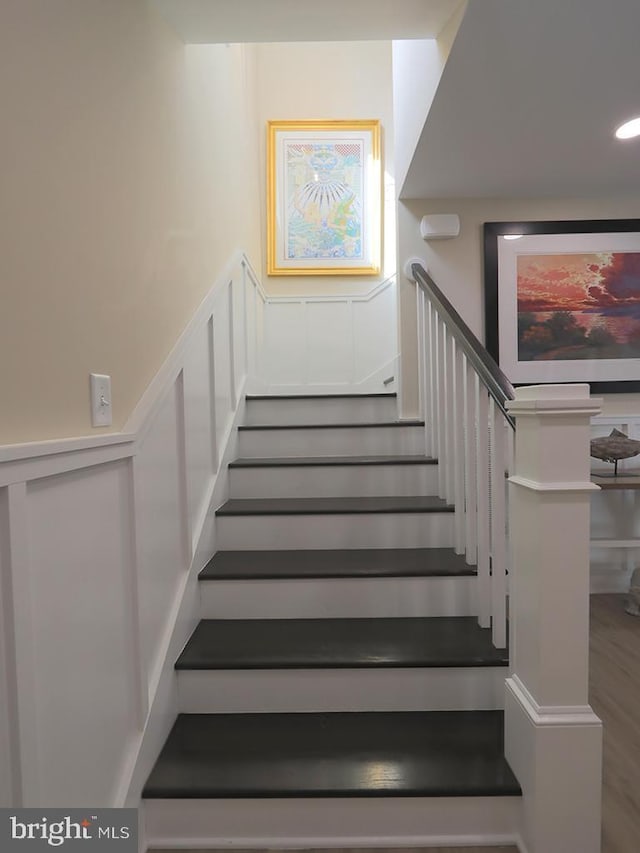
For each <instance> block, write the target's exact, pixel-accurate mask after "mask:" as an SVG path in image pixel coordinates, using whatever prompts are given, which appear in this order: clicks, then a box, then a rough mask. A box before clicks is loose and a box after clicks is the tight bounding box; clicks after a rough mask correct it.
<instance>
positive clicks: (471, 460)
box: [464, 357, 478, 566]
mask: <svg viewBox="0 0 640 853" xmlns="http://www.w3.org/2000/svg"><path fill="white" fill-rule="evenodd" d="M465 373H466V375H465V379H466V382H465V407H464V422H465V441H464V480H465V485H466V495H465V497H466V502H467V507H466V513H465V540H466V558H467V563H468V565H470V566H473V565H475V563H476V560H477V558H478V519H477V495H476V491H477V485H476V409H477V396H478V391H477V378H476V372H475V370H474V369H473V367H472V366H471V364H470V363H469V362H468V361H467V359H466V357H465Z"/></svg>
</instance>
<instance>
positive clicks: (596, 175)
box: [402, 0, 640, 212]
mask: <svg viewBox="0 0 640 853" xmlns="http://www.w3.org/2000/svg"><path fill="white" fill-rule="evenodd" d="M639 37H640V2H639V0H606V2H602V0H470V2H469V6H468V9H467V12H466V15H465V18H464V20H463V22H462V25H461V26H460V29H459V30H458V35H457V37H456V41H455V42H454V45H453V48H452V50H451V53H450V55H449V60H448V63H447V65H446V67H445V69H444V72H443V74H442V77H441V80H440V84H439V87H438V90H437V92H436V95H435V98H434V101H433V104H432V107H431V110H430V112H429V115H428V117H427V121H426V124H425V126H424V129H423V132H422V135H421V137H420V141H419V143H418V148H417V150H416V154H415V156H414V158H413V161H412V164H411V167H410V169H409V171H408V174H407V179H406V181H405V185H404V189H403V192H402V197H403V198H429V197H430V198H442V197H481V196H488V197H494V198H497V197H507V198H513V197H525V198H527V197H550V196H555V197H576V198H581V197H601V196H603V195H606V196H608V197H615V196H621V197H622V196H630V195H636V196H637V195H640V138H639V139H636V140H630V141H627V142H620V141H618V140H616V139H615V138H614V137H613V131H614V129H615V128H616V127H617V126H618V125H619V124H620V123H622V122H623V121H624V120H626V119H627V118H631V117H633V116H638V115H640V51H639V50H638V38H639ZM639 212H640V211H639Z"/></svg>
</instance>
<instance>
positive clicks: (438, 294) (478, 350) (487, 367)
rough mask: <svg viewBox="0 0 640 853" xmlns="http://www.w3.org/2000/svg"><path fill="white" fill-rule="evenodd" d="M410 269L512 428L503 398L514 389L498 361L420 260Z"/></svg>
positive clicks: (511, 418)
mask: <svg viewBox="0 0 640 853" xmlns="http://www.w3.org/2000/svg"><path fill="white" fill-rule="evenodd" d="M411 272H412V274H413V277H414V279H415V281H416V284H417V285H418V286H419V287H421V288H422V289H423V290H424V291H425V293H426V294H427V296H428V297H429V300H430V301H431V302H432V303H433V304H434V305H435V306H436V307H437V308H438V311H439V313H440V316H441V318H442V320H443V322H444V323H445V324H446V326H447V328H448V329H449V332H450V333H451V334H452V335H453V337H454V338H455V339H456V342H457V343H458V344H459V346H460V348H461V349H462V351H463V352H464V354H465V355H466V357H467V359H468V361H469V362H470V363H471V364H472V365H473V367H474V369H475V371H476V373H477V374H478V377H479V379H480V381H481V382H482V384H483V385H484V387H485V388H486V389H487V391H488V392H489V394H490V395H491V396H492V397H493V399H494V400H495V401H496V404H497V405H498V407H499V409H500V411H501V412H502V414H503V415H504V417H505V420H506V421H508V423H509V424H510V425H511V427H512V428H513V429H515V420H514V419H513V417H512V416H511V415H510V414H509V412H508V411H507V408H506V404H507V402H508V401H509V400H513V399H514V398H515V392H514V389H513V385H512V384H511V382H510V381H509V379H508V378H507V376H506V375H505V374H504V373H503V371H502V370H501V368H500V365H499V364H498V363H497V362H496V361H495V359H494V358H493V356H491V355H490V354H489V353H488V352H487V350H486V348H485V347H484V346H483V344H481V343H480V341H479V340H478V338H477V337H476V336H475V335H474V333H473V332H472V331H471V329H470V328H469V326H467V324H466V323H465V321H464V320H463V319H462V317H461V316H460V314H458V312H457V311H456V309H455V308H454V307H453V305H452V304H451V303H450V302H449V300H448V299H447V297H446V296H445V295H444V293H443V292H442V291H441V290H440V288H439V287H438V285H437V284H436V283H435V282H434V280H433V279H432V278H431V276H430V275H429V273H428V272H427V271H426V270H425V269H424V267H423V266H422V264H412V265H411Z"/></svg>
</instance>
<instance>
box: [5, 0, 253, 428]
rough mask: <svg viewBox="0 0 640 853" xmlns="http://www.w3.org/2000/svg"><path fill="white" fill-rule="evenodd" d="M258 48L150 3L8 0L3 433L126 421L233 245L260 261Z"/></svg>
mask: <svg viewBox="0 0 640 853" xmlns="http://www.w3.org/2000/svg"><path fill="white" fill-rule="evenodd" d="M252 54H253V50H252V49H248V48H242V47H239V46H233V47H227V46H224V45H220V46H215V47H196V46H194V47H189V48H185V47H184V45H182V44H181V43H180V42H179V41H178V40H177V39H176V37H174V35H173V34H172V33H171V32H170V31H169V30H168V29H167V28H166V26H165V25H164V23H163V22H162V21H161V20H160V19H159V18H157V17H156V16H155V14H154V13H152V12H150V11H149V10H148V7H147V4H146V3H145V2H144V0H56V2H55V3H54V2H52V0H25V2H12V3H4V4H2V7H1V8H0V66H1V69H2V73H1V74H0V103H2V105H3V107H2V110H3V112H2V134H1V135H0V158H1V160H0V162H1V164H2V172H3V186H2V192H1V193H0V221H1V222H2V228H1V229H0V268H1V274H0V288H1V296H2V299H1V308H0V443H13V442H23V441H29V440H39V439H46V438H55V437H64V436H70V435H82V434H88V433H96V434H97V433H98V432H99V430H92V428H91V424H90V417H89V394H88V391H89V384H88V374H89V373H90V372H99V373H107V374H110V375H111V376H112V382H113V388H112V390H113V411H114V427H113V428H114V429H117V428H119V427H121V426H122V424H123V423H124V422H125V421H126V419H127V417H128V416H129V415H130V413H131V411H132V410H133V408H134V406H135V404H136V402H137V401H138V399H139V398H140V396H141V395H142V393H143V391H144V390H145V388H146V386H147V385H148V383H149V382H150V380H151V379H152V377H153V376H154V375H155V373H156V372H157V370H158V368H159V367H160V365H161V364H162V362H163V360H164V358H165V357H166V355H167V354H168V353H169V351H170V349H171V347H172V346H173V344H174V343H175V341H176V340H177V337H178V336H179V334H180V332H181V330H182V329H183V328H184V326H185V325H186V323H187V322H188V320H189V318H190V317H191V315H192V313H193V311H194V309H195V308H196V306H197V305H198V304H199V302H200V301H201V300H202V298H203V296H204V295H205V293H206V292H207V290H208V289H209V287H210V286H211V285H212V284H213V282H214V280H215V278H216V275H217V274H218V273H219V272H220V271H221V269H222V267H223V266H224V264H225V262H226V260H227V259H228V258H229V257H230V255H231V254H232V253H233V252H234V251H235V250H236V249H238V248H244V249H246V250H247V251H248V253H249V255H250V257H251V258H252V260H253V263H254V264H255V265H256V266H257V267H259V266H260V264H261V255H260V233H259V215H260V214H259V208H258V205H257V199H256V193H255V187H256V183H257V180H258V152H257V144H256V143H257V130H256V126H255V100H254V97H255V92H254V67H253V58H252Z"/></svg>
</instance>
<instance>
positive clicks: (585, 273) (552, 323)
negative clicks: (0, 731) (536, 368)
mask: <svg viewBox="0 0 640 853" xmlns="http://www.w3.org/2000/svg"><path fill="white" fill-rule="evenodd" d="M517 294H518V360H519V361H541V360H561V359H565V360H566V359H612V358H613V359H615V358H619V359H629V358H640V253H639V252H597V253H595V252H592V253H576V254H553V255H544V254H543V255H526V254H522V255H519V256H518V258H517Z"/></svg>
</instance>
